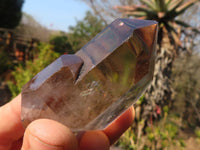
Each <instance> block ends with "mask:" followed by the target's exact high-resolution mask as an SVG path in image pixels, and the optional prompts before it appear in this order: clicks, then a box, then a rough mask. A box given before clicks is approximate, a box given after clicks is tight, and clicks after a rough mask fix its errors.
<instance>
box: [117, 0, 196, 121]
mask: <svg viewBox="0 0 200 150" xmlns="http://www.w3.org/2000/svg"><path fill="white" fill-rule="evenodd" d="M139 1H140V3H141V5H127V6H116V7H115V8H116V9H117V10H118V11H119V12H121V13H122V14H123V16H124V17H134V18H138V19H149V20H156V21H157V22H158V23H159V31H158V49H157V59H156V65H155V74H154V80H153V82H152V84H151V86H150V88H149V89H148V91H147V92H146V94H145V99H146V101H144V103H143V105H145V106H146V107H144V106H143V107H142V108H143V109H144V110H143V111H141V112H143V114H141V115H143V119H146V120H147V118H149V116H148V115H150V114H151V115H152V114H153V115H154V116H156V115H158V114H157V113H156V107H157V106H159V107H160V106H161V108H162V107H163V106H164V105H167V104H169V103H170V100H171V95H172V91H173V90H172V88H171V85H170V76H171V72H172V66H173V61H174V59H175V56H176V55H177V54H178V52H179V50H180V49H181V46H182V45H181V40H180V37H181V29H183V28H187V29H192V30H193V31H194V32H198V33H199V32H200V31H198V30H196V29H195V28H192V27H191V26H190V25H189V24H187V23H186V22H183V21H182V20H178V18H179V16H180V15H181V14H183V13H184V12H185V11H186V10H188V8H190V7H191V6H193V5H194V4H196V3H198V2H199V0H189V1H185V0H139ZM159 115H160V114H159Z"/></svg>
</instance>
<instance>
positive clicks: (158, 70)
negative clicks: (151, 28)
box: [141, 32, 176, 123]
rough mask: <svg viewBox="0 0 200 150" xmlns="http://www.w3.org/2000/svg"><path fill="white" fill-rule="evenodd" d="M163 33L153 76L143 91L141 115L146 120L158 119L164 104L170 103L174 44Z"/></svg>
mask: <svg viewBox="0 0 200 150" xmlns="http://www.w3.org/2000/svg"><path fill="white" fill-rule="evenodd" d="M165 33H166V34H163V35H164V36H163V40H162V43H161V44H160V45H159V46H158V48H157V58H156V63H155V71H154V78H153V81H152V83H151V85H150V86H149V88H148V89H147V91H146V92H145V98H144V102H143V103H142V105H141V107H142V111H141V117H142V119H144V120H145V121H147V122H151V123H152V120H154V119H159V117H160V116H162V110H163V107H164V106H165V105H167V106H170V105H171V102H172V101H171V95H172V91H173V90H172V88H171V83H170V82H171V81H170V78H171V73H172V64H173V60H174V56H175V54H176V53H175V52H174V46H173V45H172V44H170V40H169V38H168V35H167V32H165Z"/></svg>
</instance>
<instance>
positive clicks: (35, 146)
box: [29, 134, 64, 150]
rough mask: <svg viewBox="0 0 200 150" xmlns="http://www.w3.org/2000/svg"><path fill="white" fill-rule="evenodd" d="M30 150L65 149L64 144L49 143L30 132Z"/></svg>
mask: <svg viewBox="0 0 200 150" xmlns="http://www.w3.org/2000/svg"><path fill="white" fill-rule="evenodd" d="M29 150H64V148H63V146H56V145H49V144H48V143H45V142H44V141H41V140H40V139H39V138H37V137H35V136H33V135H32V134H29Z"/></svg>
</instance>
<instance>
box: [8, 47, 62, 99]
mask: <svg viewBox="0 0 200 150" xmlns="http://www.w3.org/2000/svg"><path fill="white" fill-rule="evenodd" d="M38 49H39V54H38V56H37V58H36V59H34V61H33V62H32V61H30V60H29V61H26V65H25V66H23V65H19V66H17V67H16V68H15V70H14V71H13V72H12V75H13V77H14V80H15V81H14V82H9V83H8V85H9V89H10V91H11V93H12V96H13V97H15V96H17V95H18V94H19V93H20V92H21V88H22V86H23V85H24V84H25V83H27V82H28V81H29V80H30V79H31V78H33V77H34V76H35V75H36V74H37V73H38V72H40V71H41V70H42V69H43V68H45V67H46V66H47V65H49V64H50V63H51V62H52V61H53V60H55V59H56V58H57V57H58V56H59V54H58V53H56V52H54V51H52V47H51V45H49V44H43V43H41V44H40V45H39V46H38Z"/></svg>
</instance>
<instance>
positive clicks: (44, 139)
mask: <svg viewBox="0 0 200 150" xmlns="http://www.w3.org/2000/svg"><path fill="white" fill-rule="evenodd" d="M20 115H21V95H18V96H17V97H16V98H14V99H13V100H12V101H11V102H9V103H8V104H6V105H4V106H2V107H0V121H1V122H0V150H20V149H21V150H78V149H79V150H108V149H109V147H110V145H112V144H113V143H114V142H115V141H116V140H117V139H118V138H119V137H120V136H121V135H122V134H123V133H124V132H125V131H126V129H127V128H128V127H129V126H130V125H131V124H132V122H133V120H134V116H135V112H134V109H133V107H130V108H129V109H128V110H127V111H126V112H124V113H123V114H122V115H121V116H120V117H118V118H117V119H116V120H115V121H113V122H112V123H111V125H109V126H108V127H107V128H106V129H104V130H103V131H87V132H84V133H82V134H80V135H79V136H77V137H76V136H75V135H74V134H73V133H72V131H71V130H70V129H69V128H67V127H66V126H64V125H62V124H60V123H58V122H56V121H53V120H49V119H38V120H35V121H33V122H32V123H31V124H30V125H29V126H28V127H27V128H26V130H25V129H24V128H23V126H22V123H21V119H20Z"/></svg>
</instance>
